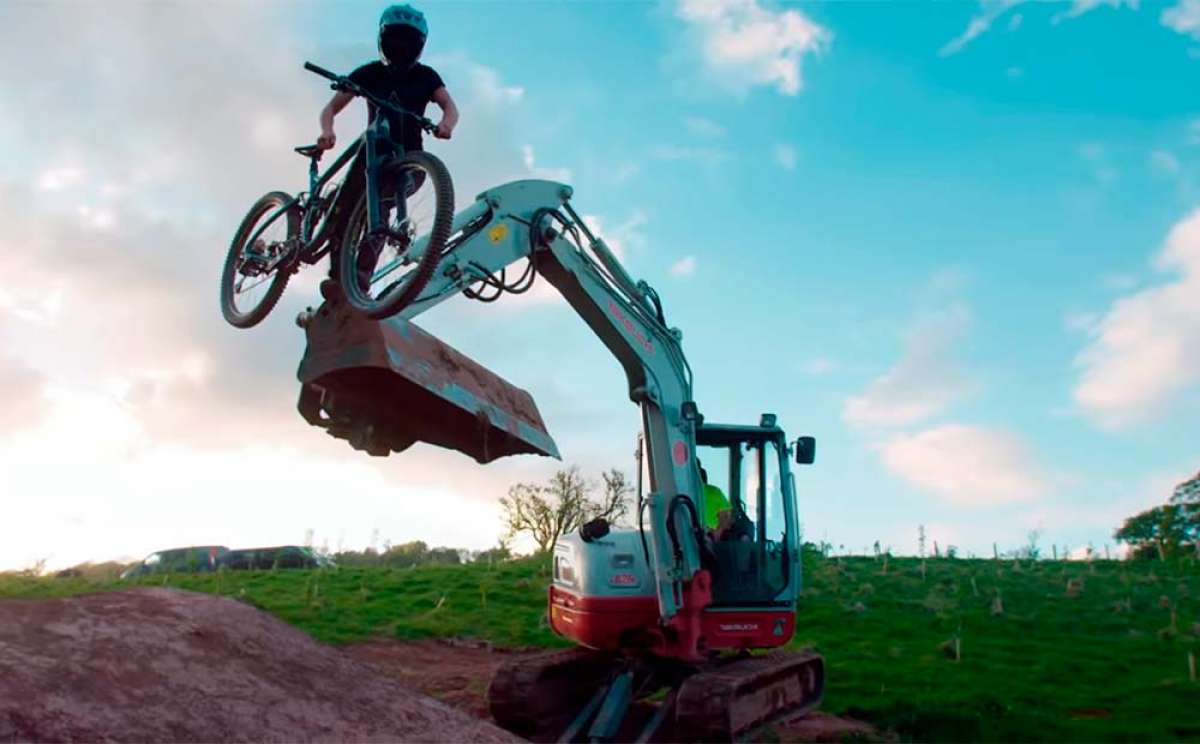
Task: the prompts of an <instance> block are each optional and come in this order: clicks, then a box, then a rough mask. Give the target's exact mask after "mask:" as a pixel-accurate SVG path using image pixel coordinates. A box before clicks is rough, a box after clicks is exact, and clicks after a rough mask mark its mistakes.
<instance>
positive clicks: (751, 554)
mask: <svg viewBox="0 0 1200 744" xmlns="http://www.w3.org/2000/svg"><path fill="white" fill-rule="evenodd" d="M765 418H766V417H764V419H765ZM764 423H765V421H764ZM696 445H697V446H696V455H697V457H698V458H699V461H700V462H702V463H703V465H704V468H705V470H706V472H707V476H708V485H709V486H715V487H716V488H719V489H720V490H721V491H722V492H723V493H724V494H725V495H726V497H727V498H728V500H729V504H730V512H731V513H730V514H729V515H728V517H724V518H723V520H722V521H723V522H727V526H726V527H725V528H724V529H723V530H720V531H719V532H718V533H717V534H716V535H714V537H715V539H714V541H713V543H712V545H711V548H712V553H713V556H712V558H713V560H712V563H713V566H712V574H713V590H712V591H713V607H714V608H723V607H725V608H728V607H754V608H761V609H770V608H778V609H791V608H793V607H794V605H795V601H796V597H797V595H798V593H799V588H800V551H799V528H798V527H797V518H796V496H795V491H794V485H793V479H792V477H791V472H790V468H789V462H790V458H789V447H788V442H787V439H786V437H785V435H784V432H783V430H782V429H780V428H779V427H777V426H775V425H774V417H773V416H772V417H770V425H769V426H767V425H760V426H728V425H702V426H700V427H698V428H697V431H696ZM704 495H705V491H702V492H701V499H703V498H704ZM700 506H701V509H700V511H701V513H705V510H706V508H707V507H708V506H709V505H707V504H701V505H700Z"/></svg>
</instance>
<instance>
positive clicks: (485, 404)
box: [297, 301, 559, 463]
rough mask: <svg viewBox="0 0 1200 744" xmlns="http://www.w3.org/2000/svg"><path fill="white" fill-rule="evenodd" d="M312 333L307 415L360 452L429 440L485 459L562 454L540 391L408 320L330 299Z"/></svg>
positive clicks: (304, 377)
mask: <svg viewBox="0 0 1200 744" xmlns="http://www.w3.org/2000/svg"><path fill="white" fill-rule="evenodd" d="M305 333H306V337H307V347H306V348H305V352H304V357H303V359H302V360H301V362H300V368H299V370H298V372H297V377H298V378H299V379H300V383H301V390H300V401H299V405H298V408H299V410H300V414H301V415H302V416H303V417H304V419H305V420H306V421H308V423H310V424H312V425H313V426H317V427H320V428H323V429H325V430H326V431H327V432H328V433H329V434H330V435H332V436H334V437H337V438H340V439H346V440H347V441H349V443H350V444H351V446H353V447H355V448H356V449H363V450H366V451H367V452H368V453H370V454H372V455H380V456H383V455H387V454H390V453H391V452H400V451H402V450H404V449H407V448H408V447H409V446H411V445H412V444H414V443H416V442H427V443H429V444H435V445H438V446H441V447H446V448H448V449H454V450H457V451H459V452H462V453H463V454H466V455H469V456H471V457H473V458H474V459H475V460H477V461H478V462H480V463H487V462H491V461H492V460H495V459H497V458H500V457H505V456H507V455H517V454H538V455H544V456H548V457H554V458H558V457H559V454H558V447H557V445H555V443H554V440H553V439H552V438H551V437H550V434H549V432H547V431H546V425H545V423H543V421H542V417H541V414H540V413H539V412H538V408H537V404H536V403H534V400H533V396H531V395H530V394H529V393H528V392H526V391H524V390H522V389H521V388H518V387H516V386H515V385H513V384H511V383H509V382H508V381H506V380H504V379H503V378H501V377H499V376H498V375H496V374H495V373H493V372H491V371H490V370H488V369H486V368H484V367H483V366H481V365H480V364H478V363H476V362H475V361H473V360H472V359H470V358H469V357H467V356H466V355H464V354H462V353H461V352H459V351H457V350H455V349H454V348H452V347H450V346H449V345H448V344H446V343H444V342H442V341H441V340H439V339H438V338H436V337H434V336H433V335H431V334H429V333H426V332H425V331H424V330H422V329H421V328H420V327H418V326H417V325H416V324H414V323H412V322H410V321H408V320H405V319H403V318H399V317H392V318H388V319H386V320H382V321H373V320H369V319H367V318H364V317H362V316H360V315H357V314H356V313H354V312H353V311H351V310H350V309H349V308H347V307H345V306H344V305H342V304H341V303H339V302H337V301H331V302H326V303H325V304H323V305H322V306H321V307H320V308H319V309H318V310H317V311H316V312H314V313H313V314H312V316H311V318H310V319H309V321H308V323H307V325H306V327H305Z"/></svg>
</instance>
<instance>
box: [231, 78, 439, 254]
mask: <svg viewBox="0 0 1200 744" xmlns="http://www.w3.org/2000/svg"><path fill="white" fill-rule="evenodd" d="M304 67H305V69H307V70H310V71H312V72H315V73H317V74H318V75H321V76H322V77H324V78H327V79H329V80H331V81H333V88H334V90H348V91H350V92H353V93H354V94H355V95H359V96H362V97H363V98H365V99H366V101H367V105H368V107H369V112H370V117H369V118H370V122H369V123H368V124H367V128H366V130H365V131H364V132H363V134H362V136H361V137H360V138H359V139H358V140H357V141H356V144H354V145H352V146H350V147H347V148H346V150H345V151H344V152H342V154H341V155H339V156H338V159H337V160H335V161H334V162H333V165H331V166H329V167H328V168H326V169H325V173H324V174H322V175H320V176H319V177H318V175H317V160H318V159H317V158H315V157H314V158H310V160H309V165H308V197H309V198H308V201H307V202H305V201H304V200H303V197H304V194H297V195H296V196H294V197H292V198H291V199H289V200H288V201H287V202H286V203H284V204H283V205H282V206H281V207H279V209H277V210H275V212H274V213H273V214H272V215H271V216H270V217H269V218H268V219H267V221H266V222H264V223H263V224H262V225H261V226H260V227H259V228H258V229H257V230H255V231H254V233H253V234H251V235H250V237H248V238H247V239H246V241H245V244H246V245H254V243H255V241H257V240H258V239H259V237H261V236H262V234H263V232H264V231H266V229H267V228H268V227H270V226H271V225H273V224H274V223H275V220H277V219H279V218H280V217H282V216H283V215H285V214H287V213H288V211H289V210H292V209H295V208H296V207H299V208H300V209H301V210H303V211H304V216H303V217H302V218H301V221H300V235H299V238H300V246H299V247H298V250H294V251H288V252H286V253H285V254H284V255H282V256H280V257H279V258H278V259H277V260H276V261H274V262H272V263H271V264H269V265H268V266H267V267H266V268H265V269H264V270H263V271H264V273H269V272H270V271H273V270H274V269H275V267H277V266H278V265H279V264H280V263H282V262H283V261H287V260H290V259H291V258H292V256H293V255H295V256H296V257H297V258H298V260H300V261H303V262H304V263H308V264H314V263H316V262H317V261H320V260H321V259H322V258H324V257H325V255H326V254H327V253H329V252H330V251H331V250H332V249H333V244H332V241H324V242H325V246H324V247H323V248H322V249H321V250H316V246H318V245H320V244H321V242H322V241H323V240H324V238H325V232H326V230H327V229H328V227H329V225H328V223H326V224H323V225H321V229H320V231H319V232H318V233H317V235H315V236H314V235H312V224H311V221H310V219H309V215H310V212H309V210H310V209H312V208H313V207H314V206H315V205H316V204H317V203H319V202H320V200H321V197H320V196H318V194H319V193H320V189H321V188H323V187H324V186H325V184H327V183H328V182H329V180H330V179H331V178H332V177H333V176H334V175H336V174H337V173H338V172H339V171H341V170H342V168H344V167H346V164H347V163H348V162H350V160H351V159H353V158H354V156H355V155H356V154H357V153H358V148H359V147H363V148H365V150H366V152H365V155H366V158H365V160H366V162H365V164H364V165H365V167H366V174H365V175H366V193H367V229H368V234H370V235H379V234H381V233H386V232H387V226H386V225H385V224H383V214H382V212H381V210H380V193H379V191H380V176H379V174H380V171H381V169H382V165H383V161H384V159H385V158H386V157H388V156H389V155H390V154H395V156H396V157H404V154H405V152H406V151H405V149H404V143H403V137H401V138H400V139H399V140H396V139H393V138H392V136H391V124H390V123H389V122H388V118H387V116H386V115H383V112H382V111H381V110H380V109H389V110H391V111H392V112H393V113H396V114H400V115H401V116H402V117H409V116H411V117H413V118H414V119H416V120H417V123H418V124H419V125H420V126H421V127H422V128H423V129H426V130H429V131H432V129H433V122H431V121H429V120H428V119H426V118H425V117H423V116H419V115H417V114H414V113H412V112H411V111H406V110H404V109H403V108H401V107H400V106H398V105H396V104H395V103H393V102H391V101H385V100H383V99H381V98H377V97H376V96H373V95H371V94H370V93H368V92H366V91H364V90H362V89H361V88H358V86H356V85H354V84H353V83H351V82H350V81H349V79H347V78H344V77H341V76H338V75H335V74H333V73H331V72H329V71H328V70H324V69H322V68H320V67H317V66H316V65H314V64H312V63H309V62H306V63H305V64H304ZM401 121H402V122H403V121H404V118H402V119H401ZM401 126H403V124H402V125H401ZM401 134H403V132H401ZM388 145H390V147H388ZM408 179H409V176H408V175H405V176H404V178H403V180H402V182H401V183H398V184H397V185H396V192H397V193H396V205H395V208H396V221H397V224H399V223H402V222H403V221H404V220H405V219H406V218H407V217H408V204H407V201H408V198H407V196H408ZM350 207H353V205H350ZM289 242H290V241H289ZM394 268H395V267H391V268H389V269H388V270H387V271H386V272H384V273H388V272H390V271H391V270H392V269H394Z"/></svg>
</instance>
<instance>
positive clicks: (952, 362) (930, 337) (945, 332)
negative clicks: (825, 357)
mask: <svg viewBox="0 0 1200 744" xmlns="http://www.w3.org/2000/svg"><path fill="white" fill-rule="evenodd" d="M970 324H971V315H970V311H969V310H968V309H967V308H966V307H965V306H964V305H955V306H952V307H950V308H949V309H948V310H947V311H945V312H944V313H942V314H941V315H939V316H937V317H934V318H929V319H926V320H923V321H921V322H919V323H918V324H917V325H916V326H915V327H914V328H913V329H912V330H911V331H910V332H909V333H908V337H907V338H906V339H905V345H904V356H903V357H901V359H900V361H899V362H897V363H896V365H895V366H893V367H892V368H891V369H890V370H888V371H887V372H886V373H884V374H883V375H881V376H880V377H878V378H876V379H875V380H874V381H873V382H872V383H871V384H870V385H869V386H868V387H867V389H866V391H865V392H863V393H862V394H861V395H857V396H853V397H851V398H849V399H847V401H846V404H845V406H844V407H843V409H842V418H843V419H844V420H845V421H846V422H847V423H849V424H851V425H853V426H858V427H894V426H907V425H910V424H915V423H918V422H920V421H924V420H926V419H928V418H930V417H931V416H934V415H937V414H938V413H941V412H943V411H945V410H946V409H947V408H948V407H949V406H951V405H952V404H954V403H956V402H958V401H960V400H962V399H964V398H965V397H967V396H968V395H970V394H971V393H972V392H973V391H974V390H975V388H976V384H975V382H974V381H973V380H972V379H971V378H970V377H969V376H968V375H967V374H966V372H965V371H964V370H963V369H962V366H961V364H960V363H959V362H958V360H957V358H956V356H955V351H956V350H957V347H958V346H959V345H960V344H961V342H962V341H963V339H964V338H965V336H966V333H967V330H968V328H969V327H970Z"/></svg>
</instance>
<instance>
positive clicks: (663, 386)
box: [297, 180, 824, 741]
mask: <svg viewBox="0 0 1200 744" xmlns="http://www.w3.org/2000/svg"><path fill="white" fill-rule="evenodd" d="M571 196H572V190H571V188H570V187H569V186H566V185H564V184H560V183H554V182H550V181H543V180H522V181H515V182H512V183H508V184H504V185H502V186H498V187H496V188H493V189H491V190H489V191H486V192H484V193H482V194H480V195H479V197H478V198H477V199H476V201H475V202H474V204H472V205H471V206H470V207H468V208H466V209H464V210H462V211H461V212H459V213H458V214H457V215H456V216H455V217H454V220H453V224H452V227H451V231H452V232H451V237H450V239H449V240H448V241H447V242H446V244H445V247H444V248H443V250H442V257H441V259H440V262H439V263H438V266H437V269H436V271H435V273H434V275H433V277H432V279H431V280H430V282H429V284H428V285H427V286H426V288H425V290H424V292H423V294H422V296H420V297H418V298H416V299H415V300H414V301H413V302H412V303H411V304H410V305H408V306H407V307H405V308H404V309H403V310H401V311H400V312H399V313H397V314H396V315H394V316H392V317H390V318H387V319H384V320H380V321H375V320H369V319H367V318H365V317H363V316H361V315H358V314H357V313H355V312H354V311H352V310H351V309H350V308H349V307H346V306H345V305H344V303H342V302H339V300H338V297H337V296H336V295H334V294H332V293H331V294H330V296H327V297H326V299H325V302H324V303H323V304H322V305H321V306H320V307H318V308H317V309H316V310H310V311H307V312H305V313H303V314H301V316H300V317H299V318H298V319H297V322H298V324H299V325H300V326H301V327H302V328H304V330H305V333H306V336H307V348H306V351H305V354H304V358H303V360H302V362H301V364H300V369H299V373H298V374H299V378H300V382H301V394H300V402H299V409H300V412H301V414H302V415H303V416H304V418H305V419H306V420H307V421H308V422H309V423H310V424H312V425H314V426H317V427H320V428H322V429H325V430H326V432H328V433H329V434H331V435H332V436H335V437H338V438H342V439H346V440H347V441H348V442H349V443H350V444H351V445H352V446H353V447H355V448H356V449H360V450H364V451H366V452H368V453H370V454H372V455H378V456H382V455H388V454H390V453H392V452H400V451H402V450H404V449H406V448H408V447H409V446H411V445H412V444H414V443H416V442H427V443H430V444H435V445H439V446H442V447H447V448H451V449H455V450H458V451H459V452H462V453H464V454H466V455H469V456H471V457H473V458H475V459H476V460H477V461H478V462H480V463H486V462H490V461H492V460H494V459H496V458H498V457H503V456H506V455H514V454H522V453H529V454H540V455H545V456H551V457H558V450H557V447H556V445H555V443H554V441H553V439H551V437H550V435H549V433H548V432H547V430H546V427H545V425H544V423H543V422H542V419H541V416H540V414H539V412H538V409H537V406H536V405H535V403H534V401H533V398H532V397H531V396H530V395H529V394H528V393H527V392H525V391H524V390H521V389H519V388H517V387H515V386H514V385H512V384H510V383H508V382H507V381H505V380H503V379H501V378H500V377H499V376H497V375H495V374H494V373H492V372H490V371H488V370H486V369H484V368H483V367H481V366H480V365H478V364H476V363H475V362H474V361H472V360H471V359H469V358H467V357H466V356H464V355H463V354H461V353H459V352H457V351H455V350H454V349H452V348H451V347H449V346H448V345H446V344H445V343H443V342H442V341H440V340H439V339H437V338H435V337H433V336H432V335H430V334H428V333H426V332H425V331H423V330H422V329H420V328H419V327H417V326H416V325H415V324H413V323H412V318H414V317H416V316H417V315H420V314H421V313H422V312H424V311H426V310H428V309H429V308H431V307H433V306H434V305H437V304H438V303H441V302H443V301H445V300H447V299H449V298H451V297H453V296H455V295H458V294H465V295H467V296H468V297H471V298H474V299H479V300H483V301H490V300H493V299H497V298H498V297H499V296H500V295H501V294H503V293H504V292H506V291H509V292H521V291H525V290H526V289H528V288H529V285H530V284H531V283H532V281H533V279H534V277H535V276H536V275H540V276H542V277H544V278H545V279H546V280H547V281H549V282H550V284H552V285H553V286H554V287H555V288H556V289H557V290H558V292H559V293H561V295H562V297H563V298H564V299H565V300H566V302H567V303H568V304H569V305H570V307H571V308H572V309H574V311H575V312H576V313H578V315H579V317H580V318H582V319H583V321H584V322H585V323H586V324H587V325H588V326H589V327H590V328H591V329H592V331H593V332H594V333H595V334H596V335H597V336H598V337H599V338H600V340H601V342H603V344H604V345H605V346H606V347H607V348H608V350H609V351H611V352H612V354H613V355H614V356H615V357H616V359H617V361H618V362H619V363H620V365H621V367H622V368H623V369H624V371H625V374H626V376H627V378H628V383H629V397H630V400H632V401H633V403H635V404H636V405H638V406H639V407H640V409H641V414H642V427H643V432H642V442H643V448H644V449H643V453H644V465H645V470H646V472H647V474H648V483H649V488H648V492H647V493H645V494H643V493H641V492H640V491H639V494H638V496H639V499H638V501H639V503H638V505H637V513H636V523H637V526H636V528H633V529H615V528H613V527H612V526H611V525H609V524H607V523H606V522H604V521H603V520H593V521H591V522H588V523H587V524H585V525H584V526H583V527H582V528H581V529H580V530H578V531H577V532H574V533H571V534H568V535H565V536H563V537H562V538H561V539H560V540H559V542H558V543H557V545H556V547H555V548H554V551H553V555H552V561H553V579H552V582H551V584H550V587H549V598H548V599H549V612H548V616H549V624H550V627H551V628H552V629H553V630H554V632H556V633H557V634H559V635H561V636H562V637H564V638H567V639H569V640H571V641H573V642H574V643H575V644H576V645H577V647H576V648H572V649H567V650H557V651H549V652H545V653H541V654H535V655H532V656H522V657H514V659H513V660H512V661H510V662H509V663H508V664H506V665H505V666H504V667H502V668H501V669H500V670H499V671H498V673H497V674H496V675H495V677H494V678H493V680H492V682H491V685H490V688H489V691H488V703H489V707H490V710H491V713H492V716H493V718H494V719H495V720H496V721H497V723H499V724H500V725H502V726H504V727H505V728H507V729H509V730H510V731H513V732H514V733H517V734H520V735H522V736H526V737H529V738H531V739H534V740H543V741H544V740H555V739H557V740H560V741H612V740H621V741H632V740H637V741H662V740H674V741H684V740H690V741H714V740H725V741H728V740H732V739H738V738H744V737H747V736H751V735H753V734H754V732H756V731H759V730H761V729H762V727H764V726H766V725H768V724H771V723H773V722H776V721H779V720H782V719H787V718H794V717H797V716H799V715H802V714H803V713H805V712H807V711H808V710H811V709H812V708H814V707H815V706H816V705H818V704H819V702H820V700H821V696H822V693H823V689H824V662H823V660H822V659H821V657H820V656H819V655H817V654H815V653H812V652H808V651H797V650H782V649H781V647H783V646H786V645H787V644H788V643H789V642H790V641H791V640H792V638H793V636H794V635H795V632H796V627H795V622H796V615H795V612H796V603H797V599H798V597H799V596H800V587H801V575H800V532H799V526H798V525H799V522H798V517H797V511H796V493H795V489H796V486H795V481H794V479H793V476H792V474H791V468H790V466H791V464H792V462H793V461H794V462H796V463H800V464H809V463H811V462H812V461H813V458H814V452H815V444H814V440H813V439H812V438H811V437H800V438H798V439H796V440H795V441H789V440H788V439H787V437H786V436H785V434H784V431H783V429H781V428H780V427H779V426H778V425H777V422H776V417H775V415H773V414H770V413H764V414H762V417H761V419H760V420H759V422H758V423H757V424H756V425H729V424H717V423H709V422H706V421H705V419H704V416H703V415H702V414H701V412H700V409H699V407H698V406H697V404H696V402H695V401H694V399H693V395H692V389H693V386H692V371H691V368H690V366H689V365H688V362H687V359H686V357H685V356H684V353H683V348H682V345H681V340H682V333H681V332H680V331H679V330H678V329H675V328H671V327H669V326H668V325H667V321H666V317H665V315H664V312H663V307H662V303H661V301H660V299H659V296H658V294H657V293H656V292H655V291H654V290H653V289H652V288H651V287H650V286H649V285H648V284H646V283H645V282H644V281H636V282H635V281H634V280H633V279H632V278H631V277H630V276H629V274H628V273H626V271H625V269H624V268H623V267H622V265H621V263H620V262H619V261H618V260H617V258H616V257H615V255H614V254H613V252H612V251H611V250H610V249H609V248H608V246H607V245H606V244H605V243H604V241H603V240H602V239H600V238H598V237H597V236H596V235H594V234H593V233H592V231H590V230H589V229H588V226H587V225H586V224H585V223H584V221H583V220H582V219H581V218H580V217H579V215H578V214H577V213H576V211H575V210H574V209H573V208H572V205H571ZM416 248H417V249H418V251H419V249H420V240H418V241H417V245H416ZM521 259H526V260H527V261H528V265H527V266H526V267H525V269H524V273H523V274H522V275H521V276H520V278H518V279H515V280H513V281H511V282H510V281H508V279H507V278H506V274H505V269H506V267H509V266H510V264H513V263H514V262H518V261H520V260H521ZM701 461H703V468H702V467H701ZM706 475H707V476H708V477H709V480H710V481H712V483H711V485H714V486H716V487H719V488H720V489H721V490H722V491H723V492H724V493H725V494H727V497H728V500H729V503H730V506H731V509H730V511H731V513H732V519H731V520H730V523H729V526H728V528H727V529H723V530H722V531H721V533H722V534H721V536H720V538H719V539H718V538H717V537H716V535H715V534H714V532H713V531H712V530H709V529H707V528H706V526H705V524H704V523H703V521H702V517H701V515H703V514H704V513H705V503H704V496H705V493H706V484H705V476H706ZM773 649H774V650H773Z"/></svg>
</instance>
